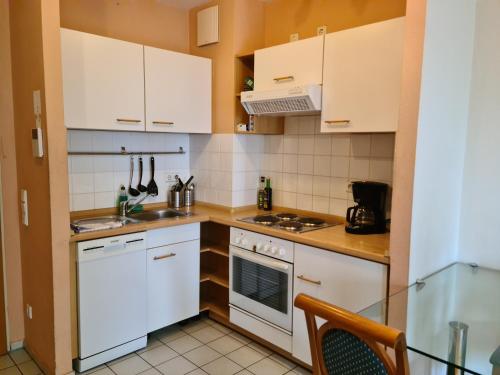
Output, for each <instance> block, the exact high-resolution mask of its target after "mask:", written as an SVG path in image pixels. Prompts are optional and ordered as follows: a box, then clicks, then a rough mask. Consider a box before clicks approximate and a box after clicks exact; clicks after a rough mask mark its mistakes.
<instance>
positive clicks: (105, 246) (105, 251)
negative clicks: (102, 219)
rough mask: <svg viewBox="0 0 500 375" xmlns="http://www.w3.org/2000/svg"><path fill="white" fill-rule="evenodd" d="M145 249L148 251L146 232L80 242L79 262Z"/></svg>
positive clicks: (78, 249) (78, 250) (78, 248)
mask: <svg viewBox="0 0 500 375" xmlns="http://www.w3.org/2000/svg"><path fill="white" fill-rule="evenodd" d="M143 249H146V232H138V233H130V234H124V235H121V236H113V237H106V238H99V239H96V240H90V241H82V242H78V244H77V260H78V261H87V260H93V259H96V258H103V257H106V256H108V255H110V256H111V255H116V254H117V253H125V252H131V251H137V250H143Z"/></svg>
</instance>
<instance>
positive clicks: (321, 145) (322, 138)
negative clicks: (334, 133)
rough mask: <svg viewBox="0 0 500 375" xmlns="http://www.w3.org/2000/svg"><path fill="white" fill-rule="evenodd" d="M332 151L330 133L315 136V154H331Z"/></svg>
mask: <svg viewBox="0 0 500 375" xmlns="http://www.w3.org/2000/svg"><path fill="white" fill-rule="evenodd" d="M331 153H332V137H331V135H330V134H321V135H318V134H317V135H316V136H315V137H314V154H315V155H328V156H329V155H331Z"/></svg>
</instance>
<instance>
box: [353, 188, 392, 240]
mask: <svg viewBox="0 0 500 375" xmlns="http://www.w3.org/2000/svg"><path fill="white" fill-rule="evenodd" d="M387 189H388V185H387V184H383V183H381V182H371V181H356V182H353V183H352V195H353V198H354V202H356V205H355V206H353V207H349V208H348V209H347V215H346V227H345V230H346V232H348V233H354V234H374V233H385V232H386V217H385V210H386V199H387Z"/></svg>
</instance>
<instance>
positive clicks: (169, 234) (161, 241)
mask: <svg viewBox="0 0 500 375" xmlns="http://www.w3.org/2000/svg"><path fill="white" fill-rule="evenodd" d="M198 239H200V223H193V224H185V225H178V226H175V227H168V228H160V229H153V230H150V231H148V238H147V248H148V249H151V248H154V247H159V246H166V245H171V244H175V243H179V242H185V241H192V240H198Z"/></svg>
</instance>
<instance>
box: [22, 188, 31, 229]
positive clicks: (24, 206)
mask: <svg viewBox="0 0 500 375" xmlns="http://www.w3.org/2000/svg"><path fill="white" fill-rule="evenodd" d="M21 217H22V222H23V225H24V226H28V224H29V220H28V191H27V190H26V189H21Z"/></svg>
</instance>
